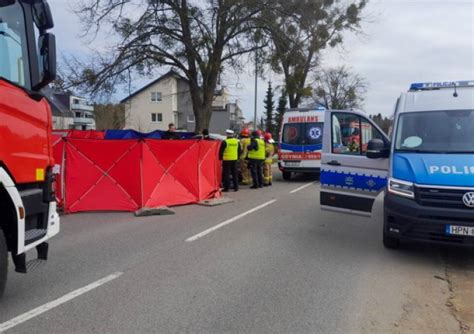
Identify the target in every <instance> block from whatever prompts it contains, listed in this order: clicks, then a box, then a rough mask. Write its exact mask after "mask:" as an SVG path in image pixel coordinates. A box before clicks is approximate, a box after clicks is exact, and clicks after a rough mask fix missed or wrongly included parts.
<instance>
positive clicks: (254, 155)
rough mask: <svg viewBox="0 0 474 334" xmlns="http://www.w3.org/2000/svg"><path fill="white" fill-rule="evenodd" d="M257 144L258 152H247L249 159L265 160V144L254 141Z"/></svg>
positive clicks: (259, 140)
mask: <svg viewBox="0 0 474 334" xmlns="http://www.w3.org/2000/svg"><path fill="white" fill-rule="evenodd" d="M255 140H256V141H257V143H258V150H256V151H255V150H250V151H249V155H248V157H249V159H255V160H265V142H264V141H263V140H262V139H255Z"/></svg>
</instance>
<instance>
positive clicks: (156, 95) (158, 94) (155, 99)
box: [150, 92, 161, 102]
mask: <svg viewBox="0 0 474 334" xmlns="http://www.w3.org/2000/svg"><path fill="white" fill-rule="evenodd" d="M150 100H151V102H159V101H161V92H152V93H151V98H150Z"/></svg>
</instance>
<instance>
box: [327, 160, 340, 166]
mask: <svg viewBox="0 0 474 334" xmlns="http://www.w3.org/2000/svg"><path fill="white" fill-rule="evenodd" d="M328 165H331V166H340V165H341V163H340V162H339V161H336V160H331V161H329V162H328Z"/></svg>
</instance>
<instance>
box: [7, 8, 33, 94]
mask: <svg viewBox="0 0 474 334" xmlns="http://www.w3.org/2000/svg"><path fill="white" fill-rule="evenodd" d="M0 59H1V61H0V76H1V77H3V78H5V79H7V80H10V81H11V82H14V83H16V84H17V85H20V86H23V87H28V85H29V80H28V77H29V73H28V68H29V66H28V64H27V61H28V49H27V42H26V33H25V22H24V18H23V11H22V8H21V5H20V4H19V3H18V2H16V3H15V4H13V5H10V6H2V7H0Z"/></svg>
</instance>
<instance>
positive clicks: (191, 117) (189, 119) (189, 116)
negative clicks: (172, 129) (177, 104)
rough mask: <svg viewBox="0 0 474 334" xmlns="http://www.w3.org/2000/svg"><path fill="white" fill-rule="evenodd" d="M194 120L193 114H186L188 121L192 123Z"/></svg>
mask: <svg viewBox="0 0 474 334" xmlns="http://www.w3.org/2000/svg"><path fill="white" fill-rule="evenodd" d="M195 120H196V119H195V118H194V115H188V123H194V122H195Z"/></svg>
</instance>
